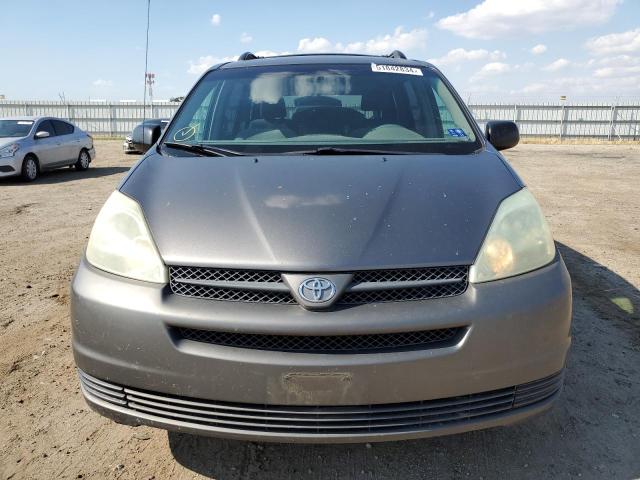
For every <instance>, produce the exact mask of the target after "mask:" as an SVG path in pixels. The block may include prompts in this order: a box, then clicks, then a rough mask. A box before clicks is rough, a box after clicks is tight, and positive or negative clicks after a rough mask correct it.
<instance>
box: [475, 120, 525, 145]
mask: <svg viewBox="0 0 640 480" xmlns="http://www.w3.org/2000/svg"><path fill="white" fill-rule="evenodd" d="M484 135H485V137H487V140H488V141H489V143H491V145H493V146H494V147H495V148H496V150H506V149H507V148H513V147H515V146H516V145H517V144H518V142H519V141H520V132H519V130H518V126H517V125H516V124H515V123H514V122H508V121H503V120H493V121H490V122H487V125H486V127H484Z"/></svg>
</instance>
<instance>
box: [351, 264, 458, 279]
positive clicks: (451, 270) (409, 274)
mask: <svg viewBox="0 0 640 480" xmlns="http://www.w3.org/2000/svg"><path fill="white" fill-rule="evenodd" d="M468 268H469V267H467V266H464V265H454V266H451V267H431V268H401V269H394V270H360V271H358V272H356V273H355V274H354V275H353V282H354V283H361V282H410V281H424V280H450V279H452V278H465V277H466V276H467V270H468Z"/></svg>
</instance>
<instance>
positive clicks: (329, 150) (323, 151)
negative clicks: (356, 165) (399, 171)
mask: <svg viewBox="0 0 640 480" xmlns="http://www.w3.org/2000/svg"><path fill="white" fill-rule="evenodd" d="M412 154H415V152H402V151H398V150H372V149H365V148H338V147H318V148H314V149H312V150H299V151H294V152H286V155H412Z"/></svg>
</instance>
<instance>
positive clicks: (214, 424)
mask: <svg viewBox="0 0 640 480" xmlns="http://www.w3.org/2000/svg"><path fill="white" fill-rule="evenodd" d="M79 373H80V383H81V385H82V388H83V390H84V393H85V394H86V395H88V396H90V397H93V398H94V399H95V398H97V399H99V400H103V401H105V402H108V403H110V404H112V405H116V406H118V407H120V408H124V409H126V411H127V413H128V414H129V415H132V416H136V417H138V418H139V419H141V420H143V421H144V420H152V421H159V422H162V421H168V422H172V424H173V425H174V426H189V425H191V426H193V425H196V426H201V427H203V428H210V429H211V428H213V429H220V428H224V429H226V430H232V431H236V432H239V433H243V432H244V433H252V432H261V433H269V432H271V433H286V434H292V435H305V434H307V435H336V434H342V435H355V436H357V435H365V434H371V433H403V432H407V431H416V430H429V429H433V428H438V427H445V426H453V425H456V424H460V423H465V422H469V421H478V422H479V421H482V420H488V419H490V418H491V417H492V416H495V415H499V414H504V413H507V412H511V411H513V412H514V413H515V411H517V410H518V409H519V408H522V407H524V406H531V405H535V404H536V403H539V402H542V401H544V400H546V399H548V398H549V397H551V396H553V395H555V394H556V393H558V392H559V391H560V389H561V387H562V381H563V375H562V372H560V373H557V374H555V375H552V376H550V377H547V378H544V379H541V380H538V381H536V382H531V383H526V384H523V385H517V386H512V387H507V388H502V389H498V390H492V391H488V392H483V393H474V394H471V395H462V396H457V397H449V398H441V399H437V400H424V401H417V402H405V403H389V404H376V405H349V406H322V405H317V406H296V405H264V404H246V403H231V402H219V401H215V400H208V399H196V398H191V397H183V396H178V395H169V394H165V393H160V392H151V391H147V390H140V389H135V388H128V387H124V386H121V385H116V384H114V383H111V382H105V381H104V380H99V379H97V378H95V377H92V376H90V375H87V374H86V373H84V372H82V371H80V372H79ZM390 387H392V385H390ZM523 391H525V392H528V393H527V400H526V403H521V402H520V400H519V398H521V392H523ZM142 415H144V416H142Z"/></svg>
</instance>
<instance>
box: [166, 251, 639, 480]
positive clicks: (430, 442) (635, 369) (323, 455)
mask: <svg viewBox="0 0 640 480" xmlns="http://www.w3.org/2000/svg"><path fill="white" fill-rule="evenodd" d="M558 247H559V249H560V251H561V253H562V255H563V257H564V259H565V262H566V264H567V267H568V269H569V271H570V273H571V276H572V282H573V291H574V316H573V332H572V335H573V345H572V349H571V352H570V355H569V359H568V364H567V375H566V378H565V388H564V391H563V394H562V395H561V397H560V398H559V400H558V402H557V403H556V405H555V406H554V408H553V409H552V410H551V411H549V412H548V413H546V414H544V415H541V416H539V417H536V418H533V419H530V420H529V421H526V422H523V423H522V424H518V425H514V426H511V427H507V428H496V429H490V430H483V431H477V432H469V433H465V434H460V435H453V436H449V437H439V438H432V439H424V440H415V441H406V442H389V443H380V444H371V445H361V444H360V445H293V444H291V445H290V444H267V443H254V442H239V441H233V440H223V439H216V438H207V437H198V436H194V435H188V434H183V433H173V432H170V433H169V434H168V441H169V447H170V449H171V452H172V454H173V456H174V458H175V460H176V461H177V462H178V463H179V464H180V465H182V466H183V467H185V468H187V469H189V470H191V471H193V472H197V473H199V474H201V475H204V476H206V477H210V478H216V479H218V480H226V479H236V478H256V479H286V478H298V477H301V476H304V477H305V478H323V479H324V478H331V479H336V478H376V479H378V478H381V479H403V480H404V479H411V478H466V477H470V478H484V479H488V478H536V479H537V478H548V477H568V476H570V477H578V476H579V477H581V478H582V479H585V478H636V477H638V476H639V475H640V456H639V455H638V449H637V445H638V442H639V441H640V439H639V438H638V437H639V434H638V431H639V430H640V419H638V415H637V412H638V411H640V382H638V381H637V379H638V378H639V375H640V348H639V345H640V335H639V333H640V328H639V327H640V291H638V289H637V288H636V287H634V286H633V285H632V284H631V283H629V282H628V281H626V280H625V279H624V278H622V277H620V276H619V275H617V274H616V273H615V272H613V271H611V270H609V269H608V268H606V267H605V266H603V265H600V264H598V263H597V262H594V261H593V260H592V259H590V258H588V257H586V256H585V255H583V254H581V253H580V252H577V251H575V250H573V249H572V248H570V247H568V246H566V245H562V244H559V245H558Z"/></svg>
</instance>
